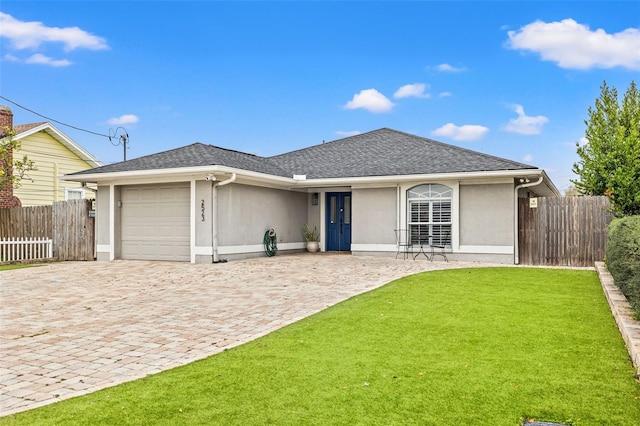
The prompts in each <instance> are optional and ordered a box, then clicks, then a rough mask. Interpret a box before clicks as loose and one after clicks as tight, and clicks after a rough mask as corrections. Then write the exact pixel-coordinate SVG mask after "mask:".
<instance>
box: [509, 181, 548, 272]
mask: <svg viewBox="0 0 640 426" xmlns="http://www.w3.org/2000/svg"><path fill="white" fill-rule="evenodd" d="M543 180H544V176H542V175H540V177H539V178H538V180H537V181H535V182H528V183H522V184H520V185H516V187H515V194H514V200H513V256H514V259H513V263H514V264H515V265H519V264H520V245H519V243H518V191H519V190H520V189H521V188H529V187H531V186H537V185H540V184H541V183H542V181H543Z"/></svg>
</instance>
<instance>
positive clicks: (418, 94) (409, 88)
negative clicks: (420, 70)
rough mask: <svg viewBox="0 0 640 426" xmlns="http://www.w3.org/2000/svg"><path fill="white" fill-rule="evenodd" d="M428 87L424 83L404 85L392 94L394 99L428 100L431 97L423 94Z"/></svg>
mask: <svg viewBox="0 0 640 426" xmlns="http://www.w3.org/2000/svg"><path fill="white" fill-rule="evenodd" d="M428 88H429V87H428V86H427V85H426V84H425V83H413V84H405V85H404V86H402V87H401V88H399V89H398V90H396V93H394V94H393V97H394V98H396V99H399V98H430V97H431V95H430V94H428V93H424V91H425V90H426V89H428Z"/></svg>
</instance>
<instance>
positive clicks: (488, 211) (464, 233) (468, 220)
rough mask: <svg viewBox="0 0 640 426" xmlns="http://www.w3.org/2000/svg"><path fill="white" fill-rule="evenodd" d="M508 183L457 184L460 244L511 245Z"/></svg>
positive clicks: (511, 203)
mask: <svg viewBox="0 0 640 426" xmlns="http://www.w3.org/2000/svg"><path fill="white" fill-rule="evenodd" d="M513 197H514V190H513V185H511V184H482V185H460V212H459V215H460V245H461V246H465V245H466V246H511V245H513V226H514V225H513V224H514V222H513V221H514V217H513V214H514V213H513V208H514V207H513Z"/></svg>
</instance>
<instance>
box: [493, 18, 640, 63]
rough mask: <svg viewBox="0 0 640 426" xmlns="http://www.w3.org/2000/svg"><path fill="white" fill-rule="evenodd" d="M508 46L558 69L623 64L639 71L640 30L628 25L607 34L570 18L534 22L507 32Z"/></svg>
mask: <svg viewBox="0 0 640 426" xmlns="http://www.w3.org/2000/svg"><path fill="white" fill-rule="evenodd" d="M508 35H509V40H508V41H507V44H506V45H507V47H509V48H511V49H516V50H529V51H532V52H536V53H539V54H540V56H541V57H542V59H543V60H545V61H552V62H556V63H557V64H558V66H559V67H561V68H570V69H590V68H613V67H618V66H619V67H623V68H628V69H632V70H640V29H638V28H627V29H626V30H624V31H621V32H618V33H615V34H608V33H607V32H606V31H605V30H603V29H601V28H599V29H597V30H593V31H592V30H591V29H590V28H589V26H588V25H584V24H579V23H578V22H576V21H574V20H573V19H564V20H562V21H560V22H558V21H555V22H549V23H547V22H542V21H535V22H533V23H531V24H527V25H525V26H524V27H522V28H520V30H518V31H509V32H508Z"/></svg>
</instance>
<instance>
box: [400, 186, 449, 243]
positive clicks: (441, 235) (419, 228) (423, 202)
mask: <svg viewBox="0 0 640 426" xmlns="http://www.w3.org/2000/svg"><path fill="white" fill-rule="evenodd" d="M452 194H453V191H452V190H451V188H449V187H448V186H445V185H440V184H433V183H429V184H425V185H418V186H414V187H413V188H411V189H409V190H408V191H407V204H408V208H407V213H408V216H409V217H408V218H407V222H408V225H409V229H410V230H411V240H412V241H413V242H417V241H418V237H419V236H426V235H428V236H430V238H429V239H430V241H429V243H430V244H437V245H440V244H444V243H445V242H446V244H450V241H451V238H450V236H451V197H452Z"/></svg>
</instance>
